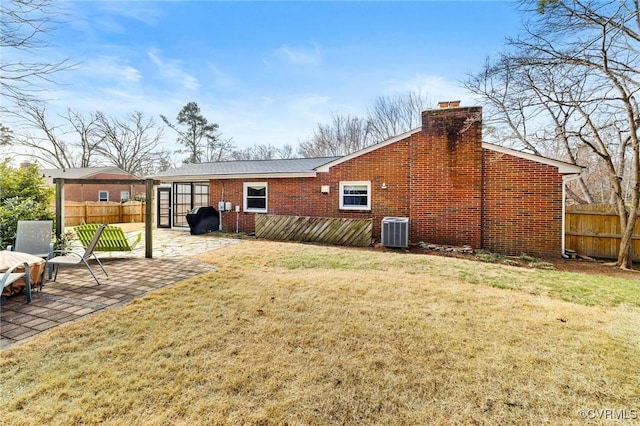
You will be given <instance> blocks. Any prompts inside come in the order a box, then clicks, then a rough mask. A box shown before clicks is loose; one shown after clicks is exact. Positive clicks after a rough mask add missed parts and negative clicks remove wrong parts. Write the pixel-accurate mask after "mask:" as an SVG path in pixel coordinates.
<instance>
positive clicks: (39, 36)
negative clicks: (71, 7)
mask: <svg viewBox="0 0 640 426" xmlns="http://www.w3.org/2000/svg"><path fill="white" fill-rule="evenodd" d="M61 14H62V12H61V10H60V9H59V3H58V2H55V1H53V0H4V1H2V2H0V50H1V51H2V59H1V60H0V96H1V97H2V98H4V99H6V100H11V101H13V102H14V103H16V104H18V103H22V104H24V103H30V102H33V101H35V98H36V94H37V93H38V92H39V91H41V90H42V88H39V87H38V83H39V82H45V83H48V82H52V81H53V80H52V79H53V75H54V74H55V73H57V72H60V71H63V70H68V69H70V68H72V67H73V64H71V63H70V62H69V60H68V59H65V60H62V61H42V60H41V59H40V58H41V56H39V55H38V53H39V52H40V51H42V50H43V49H45V48H47V47H48V45H47V42H46V39H47V37H48V36H49V35H50V33H51V32H52V31H53V30H54V28H55V25H57V24H58V22H56V19H57V18H58V17H60V16H61ZM0 111H2V112H3V113H4V112H8V111H9V108H8V107H7V104H6V103H3V104H2V105H0Z"/></svg>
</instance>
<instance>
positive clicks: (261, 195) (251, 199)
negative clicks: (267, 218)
mask: <svg viewBox="0 0 640 426" xmlns="http://www.w3.org/2000/svg"><path fill="white" fill-rule="evenodd" d="M243 198H244V211H245V212H253V213H266V212H267V183H266V182H245V183H244V185H243Z"/></svg>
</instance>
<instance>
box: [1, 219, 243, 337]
mask: <svg viewBox="0 0 640 426" xmlns="http://www.w3.org/2000/svg"><path fill="white" fill-rule="evenodd" d="M240 241H241V240H238V239H233V238H222V237H220V236H218V234H215V233H211V234H205V235H190V234H189V232H188V231H179V230H165V229H154V230H153V257H154V258H153V259H146V258H145V257H144V251H145V250H144V240H143V243H141V244H139V246H138V247H136V249H135V250H134V251H132V252H109V253H98V257H99V258H100V259H101V261H102V262H103V264H104V267H105V269H106V270H107V273H108V274H109V276H108V277H106V276H105V275H104V274H103V273H102V271H101V270H100V267H99V266H98V265H95V267H94V265H93V263H92V268H93V269H94V272H95V273H96V276H97V277H98V279H99V280H100V285H96V282H95V281H94V279H93V278H92V277H91V274H90V273H89V271H88V270H87V268H86V267H84V266H77V267H65V268H63V269H60V272H59V274H58V279H57V280H56V281H55V282H54V281H49V280H47V281H46V282H45V286H44V288H43V290H42V292H40V291H37V290H36V289H34V291H33V292H32V302H31V303H29V304H27V303H26V297H25V296H24V295H21V294H18V295H14V296H10V297H7V298H6V301H5V302H4V303H3V304H2V306H1V307H0V349H3V348H6V347H8V346H11V345H13V344H15V343H17V342H20V341H23V340H25V339H28V338H31V337H33V336H35V335H37V334H38V333H41V332H43V331H46V330H48V329H50V328H53V327H56V326H58V325H60V324H64V323H67V322H71V321H75V320H76V319H78V318H81V317H83V316H85V315H90V314H92V313H94V312H97V311H99V310H102V309H105V308H109V307H112V306H119V305H122V304H125V303H127V302H129V301H131V300H132V299H134V298H136V297H140V296H142V295H144V294H146V293H148V292H150V291H153V290H156V289H159V288H162V287H165V286H167V285H170V284H174V283H176V282H178V281H182V280H184V279H187V278H191V277H194V276H196V275H200V274H203V273H205V272H209V271H211V270H214V269H215V266H214V265H211V264H207V263H203V262H199V261H197V260H195V259H192V258H189V256H192V255H194V254H199V253H205V252H208V251H212V250H216V249H219V248H222V247H226V246H228V245H231V244H237V243H239V242H240Z"/></svg>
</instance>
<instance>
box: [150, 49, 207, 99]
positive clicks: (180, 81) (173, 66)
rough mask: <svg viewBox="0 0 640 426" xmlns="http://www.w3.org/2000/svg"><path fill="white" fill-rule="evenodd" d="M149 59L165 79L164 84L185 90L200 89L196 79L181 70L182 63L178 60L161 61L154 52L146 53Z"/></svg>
mask: <svg viewBox="0 0 640 426" xmlns="http://www.w3.org/2000/svg"><path fill="white" fill-rule="evenodd" d="M147 55H148V56H149V59H151V61H152V62H153V63H154V64H155V65H156V66H157V68H158V73H159V75H160V77H161V78H163V79H166V80H167V81H166V83H170V82H175V83H176V84H177V85H179V86H182V87H183V88H184V89H186V90H190V91H194V90H197V89H198V88H199V87H200V82H199V81H198V79H197V78H196V77H194V76H192V75H190V74H189V73H187V72H185V71H183V70H182V63H181V61H178V60H168V61H165V60H162V59H160V56H159V55H158V54H157V53H156V52H154V51H149V52H147Z"/></svg>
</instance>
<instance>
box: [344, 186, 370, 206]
mask: <svg viewBox="0 0 640 426" xmlns="http://www.w3.org/2000/svg"><path fill="white" fill-rule="evenodd" d="M340 209H342V210H371V182H370V181H363V182H340Z"/></svg>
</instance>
